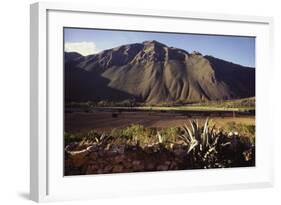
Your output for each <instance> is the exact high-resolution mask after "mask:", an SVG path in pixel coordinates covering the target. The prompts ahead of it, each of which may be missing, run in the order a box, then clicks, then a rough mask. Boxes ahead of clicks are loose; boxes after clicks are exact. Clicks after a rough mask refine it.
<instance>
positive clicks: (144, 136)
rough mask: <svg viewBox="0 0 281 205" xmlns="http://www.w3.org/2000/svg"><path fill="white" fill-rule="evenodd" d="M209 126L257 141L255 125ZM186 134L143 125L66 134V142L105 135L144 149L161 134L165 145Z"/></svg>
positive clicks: (172, 129)
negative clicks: (103, 131)
mask: <svg viewBox="0 0 281 205" xmlns="http://www.w3.org/2000/svg"><path fill="white" fill-rule="evenodd" d="M208 126H211V127H214V129H217V130H219V131H221V132H223V133H238V134H239V136H240V137H241V138H243V139H245V140H247V141H250V142H251V143H254V141H255V125H247V124H242V123H235V122H227V123H226V125H225V126H224V127H223V128H217V127H216V125H215V123H214V122H213V121H208ZM185 127H186V126H185ZM187 127H188V128H189V129H191V128H192V124H191V125H187ZM197 127H198V126H197ZM201 129H203V128H201ZM184 132H185V131H184V129H182V128H181V127H169V128H161V129H156V128H148V127H144V126H143V125H139V124H132V125H130V126H128V127H126V128H123V129H117V128H115V129H112V130H111V131H110V132H107V133H101V132H98V131H96V130H90V131H89V132H86V133H75V134H74V133H68V132H65V134H64V140H65V144H69V143H71V142H79V141H82V140H97V139H99V138H100V136H101V135H102V134H105V135H106V136H109V137H111V139H112V142H113V143H117V144H122V143H127V144H139V145H140V146H142V147H143V146H145V145H147V144H153V143H157V142H159V137H158V134H160V136H161V138H162V141H163V144H169V143H182V142H183V140H182V139H181V138H179V137H178V136H181V135H182V134H183V133H184Z"/></svg>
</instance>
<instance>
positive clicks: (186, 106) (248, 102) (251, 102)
mask: <svg viewBox="0 0 281 205" xmlns="http://www.w3.org/2000/svg"><path fill="white" fill-rule="evenodd" d="M65 106H66V107H68V108H80V109H82V110H84V111H90V110H91V109H96V108H110V109H132V108H133V109H136V110H167V111H168V110H171V111H172V110H178V111H180V110H182V111H248V110H255V97H252V98H243V99H238V100H224V101H202V102H171V103H169V102H166V103H158V104H145V103H137V102H135V101H134V100H124V101H120V102H111V101H104V100H103V101H99V102H91V101H87V102H69V103H66V105H65Z"/></svg>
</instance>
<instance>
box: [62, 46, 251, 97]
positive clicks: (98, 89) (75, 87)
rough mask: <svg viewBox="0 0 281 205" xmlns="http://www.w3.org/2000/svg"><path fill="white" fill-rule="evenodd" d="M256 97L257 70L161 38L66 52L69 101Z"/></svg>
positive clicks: (66, 88) (66, 82)
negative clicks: (85, 51)
mask: <svg viewBox="0 0 281 205" xmlns="http://www.w3.org/2000/svg"><path fill="white" fill-rule="evenodd" d="M253 96H255V69H254V68H249V67H244V66H241V65H237V64H233V63H231V62H227V61H224V60H221V59H218V58H215V57H212V56H203V55H202V54H200V53H198V52H193V53H188V52H187V51H185V50H182V49H178V48H173V47H168V46H166V45H164V44H162V43H160V42H157V41H145V42H143V43H136V44H129V45H123V46H120V47H117V48H113V49H109V50H104V51H102V52H100V53H98V54H95V55H89V56H86V57H84V56H81V55H79V54H78V53H65V99H66V101H88V100H89V101H101V100H108V101H122V100H126V99H135V100H136V101H138V102H145V103H161V102H194V101H202V100H207V101H208V100H229V99H239V98H246V97H253Z"/></svg>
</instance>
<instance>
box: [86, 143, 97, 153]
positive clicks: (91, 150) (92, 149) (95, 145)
mask: <svg viewBox="0 0 281 205" xmlns="http://www.w3.org/2000/svg"><path fill="white" fill-rule="evenodd" d="M87 150H88V151H89V152H97V151H98V150H99V147H98V145H97V144H93V145H91V146H89V147H87Z"/></svg>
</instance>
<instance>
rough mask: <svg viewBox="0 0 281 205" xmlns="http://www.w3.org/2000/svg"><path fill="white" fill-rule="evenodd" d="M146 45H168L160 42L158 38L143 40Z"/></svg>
mask: <svg viewBox="0 0 281 205" xmlns="http://www.w3.org/2000/svg"><path fill="white" fill-rule="evenodd" d="M143 44H144V45H156V46H163V47H167V46H166V45H165V44H163V43H160V42H159V41H156V40H147V41H144V42H143Z"/></svg>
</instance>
